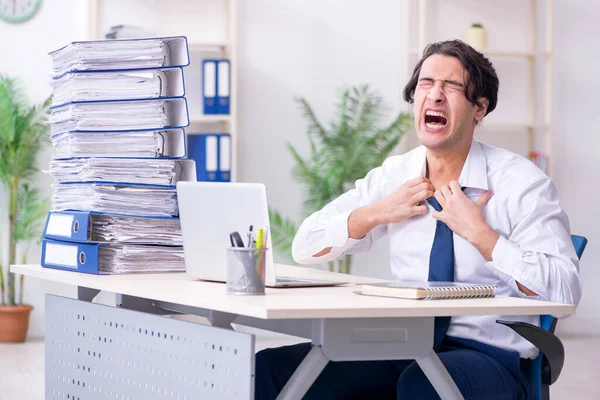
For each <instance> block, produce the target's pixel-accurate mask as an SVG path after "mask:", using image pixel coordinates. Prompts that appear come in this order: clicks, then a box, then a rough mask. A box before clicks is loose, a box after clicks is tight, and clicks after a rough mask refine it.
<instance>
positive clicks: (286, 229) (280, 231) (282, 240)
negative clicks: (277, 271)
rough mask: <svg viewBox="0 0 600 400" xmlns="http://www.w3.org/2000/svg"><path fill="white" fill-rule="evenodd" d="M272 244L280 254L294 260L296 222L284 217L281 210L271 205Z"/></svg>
mask: <svg viewBox="0 0 600 400" xmlns="http://www.w3.org/2000/svg"><path fill="white" fill-rule="evenodd" d="M269 223H270V224H271V225H270V227H269V228H270V230H271V244H272V246H273V248H274V249H275V250H276V251H277V253H278V254H280V255H282V256H284V257H285V258H287V259H288V260H290V261H292V260H293V257H292V243H293V242H294V236H295V235H296V224H295V223H294V222H293V221H292V220H291V219H289V218H283V217H282V216H281V214H279V212H277V211H276V210H274V209H272V208H270V207H269Z"/></svg>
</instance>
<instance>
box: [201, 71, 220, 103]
mask: <svg viewBox="0 0 600 400" xmlns="http://www.w3.org/2000/svg"><path fill="white" fill-rule="evenodd" d="M202 97H203V100H204V114H216V113H217V62H216V61H214V60H204V61H203V62H202Z"/></svg>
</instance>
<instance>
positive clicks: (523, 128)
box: [402, 0, 554, 174]
mask: <svg viewBox="0 0 600 400" xmlns="http://www.w3.org/2000/svg"><path fill="white" fill-rule="evenodd" d="M476 3H477V4H475V3H473V1H467V0H459V1H456V2H452V7H454V8H455V11H454V13H455V14H458V13H459V12H461V11H465V12H464V13H462V14H469V17H468V18H472V20H470V21H468V22H469V23H472V22H479V23H482V24H483V26H489V25H492V26H494V30H493V32H489V31H488V37H489V35H490V33H492V34H493V35H496V36H497V37H498V36H500V35H503V36H506V37H510V36H511V35H514V36H515V37H518V35H516V34H515V33H514V32H512V31H510V29H507V28H506V26H508V25H509V23H510V21H509V23H507V22H506V21H505V22H504V24H500V23H498V20H499V17H506V16H507V15H509V13H510V12H514V13H518V14H519V15H518V17H519V18H520V19H519V20H520V21H523V22H526V24H524V26H523V28H521V29H520V30H522V31H525V32H521V33H524V36H522V40H518V39H517V40H513V42H512V43H510V44H509V45H508V47H509V48H508V49H506V50H504V49H497V48H494V46H490V48H489V49H486V50H484V51H483V54H484V55H485V56H487V57H488V58H489V59H490V60H491V61H492V63H493V64H494V65H495V66H496V68H497V69H498V65H501V66H506V65H508V66H510V70H509V73H506V72H507V71H506V70H503V71H500V70H498V73H499V78H500V95H499V102H498V108H499V109H500V107H501V106H504V105H505V103H507V102H511V99H514V98H516V96H524V97H527V102H526V104H524V105H523V106H524V107H525V108H526V114H527V115H526V117H525V118H522V120H513V119H511V118H510V117H509V118H503V119H502V123H499V122H496V121H495V120H494V119H493V118H494V117H495V115H494V114H497V113H498V110H496V111H494V113H492V114H490V116H491V117H492V118H490V119H491V120H490V121H486V119H487V118H486V119H484V121H483V123H482V125H481V126H480V127H478V128H476V131H475V135H476V137H478V136H479V137H480V138H481V135H485V137H484V138H483V140H484V141H486V142H489V143H490V144H492V145H494V144H496V143H495V142H494V140H493V139H492V140H488V139H489V138H491V136H487V135H486V133H488V132H503V131H504V132H506V135H515V134H522V135H525V136H526V137H525V138H523V137H521V138H518V137H516V136H512V139H506V140H509V141H510V140H513V141H514V142H517V141H518V140H522V141H523V143H524V145H523V146H521V147H520V151H517V150H515V149H511V150H513V151H516V152H519V153H521V154H522V155H523V156H527V155H528V154H529V152H532V151H538V152H541V153H543V154H544V155H545V156H546V157H548V169H547V170H546V173H548V174H550V172H551V171H550V170H549V166H550V161H551V160H550V159H551V156H552V104H553V103H552V89H553V88H552V86H553V80H552V73H553V70H552V68H553V29H554V1H553V0H529V1H519V2H515V1H513V2H510V3H507V4H505V3H503V4H502V7H509V9H507V10H503V11H502V12H498V7H500V6H499V5H498V2H492V1H489V0H488V1H482V2H476ZM440 6H441V1H440V0H406V1H405V20H404V24H405V35H406V36H405V40H406V41H405V49H406V63H407V64H406V74H407V77H406V81H408V79H409V78H410V76H411V74H412V70H413V68H414V65H415V63H416V62H417V61H418V59H419V58H420V56H421V54H422V52H423V49H424V48H425V46H426V45H427V44H428V43H430V42H434V41H438V40H442V39H451V38H459V39H462V40H465V33H466V30H467V28H468V25H460V26H461V27H462V28H461V32H462V35H461V34H460V32H452V33H453V34H454V35H452V33H448V32H446V36H444V35H438V37H435V38H433V37H431V34H430V31H431V30H432V29H434V28H435V27H434V25H435V24H436V21H438V20H437V19H436V18H435V17H432V14H434V13H433V12H432V10H434V8H436V7H437V8H440ZM461 7H462V8H461ZM492 7H496V9H495V10H494V9H492ZM510 7H512V8H510ZM486 9H487V10H486ZM490 9H492V11H489V10H490ZM482 11H489V12H482ZM495 13H497V14H501V15H500V16H498V15H495ZM438 22H439V21H438ZM463 22H466V21H462V20H461V21H460V22H457V23H458V24H460V23H463ZM494 24H495V25H494ZM500 29H504V31H501V30H500ZM457 33H458V34H457ZM488 42H489V40H488ZM519 47H520V48H519ZM523 47H524V48H523ZM501 72H504V74H502V73H501ZM519 74H520V75H519ZM520 76H526V78H527V79H526V80H527V82H526V84H525V85H524V87H519V88H518V89H515V88H512V90H511V91H509V92H504V93H503V92H502V90H503V87H506V86H507V83H508V86H510V84H511V81H514V80H515V79H516V78H518V77H520ZM409 106H410V105H409ZM506 114H510V113H506ZM410 147H411V143H410V142H409V141H408V140H405V141H403V149H402V150H403V151H407V150H409V149H410ZM502 147H504V146H502Z"/></svg>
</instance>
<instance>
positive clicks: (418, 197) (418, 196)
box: [412, 189, 435, 204]
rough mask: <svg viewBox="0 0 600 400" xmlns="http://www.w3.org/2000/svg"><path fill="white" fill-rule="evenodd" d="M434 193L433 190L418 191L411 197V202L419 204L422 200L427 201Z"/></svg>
mask: <svg viewBox="0 0 600 400" xmlns="http://www.w3.org/2000/svg"><path fill="white" fill-rule="evenodd" d="M434 193H435V192H434V191H433V190H430V189H423V190H420V191H418V192H417V193H415V194H413V195H412V201H413V202H414V203H415V204H416V203H419V202H421V201H423V200H426V199H428V198H430V197H433V195H434Z"/></svg>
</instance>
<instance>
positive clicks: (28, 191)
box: [0, 75, 50, 342]
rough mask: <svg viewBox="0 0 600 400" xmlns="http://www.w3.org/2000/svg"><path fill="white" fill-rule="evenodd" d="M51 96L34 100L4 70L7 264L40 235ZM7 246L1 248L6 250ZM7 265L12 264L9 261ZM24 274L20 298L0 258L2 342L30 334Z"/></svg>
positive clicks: (0, 100)
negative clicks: (41, 162) (39, 181)
mask: <svg viewBox="0 0 600 400" xmlns="http://www.w3.org/2000/svg"><path fill="white" fill-rule="evenodd" d="M49 104H50V99H48V100H46V101H45V102H44V103H43V104H39V105H34V106H31V105H29V104H28V103H27V101H26V100H25V98H24V96H23V94H22V90H21V89H20V87H19V86H18V84H17V82H16V80H14V79H12V78H9V77H7V76H3V75H0V184H1V185H0V189H1V190H3V191H4V193H3V194H4V196H2V197H3V198H5V199H6V203H4V204H2V206H6V207H7V211H8V212H7V213H5V214H6V215H7V216H8V226H9V229H8V238H2V239H4V240H1V241H0V250H1V247H2V244H7V245H8V265H9V266H10V265H12V264H16V263H17V262H16V261H17V248H19V250H20V254H21V255H22V256H21V260H20V261H21V262H22V263H26V262H27V253H28V250H29V246H30V244H32V243H33V242H35V241H36V240H39V239H40V238H41V231H42V224H43V221H44V219H45V217H46V214H47V212H48V208H49V201H48V199H46V198H43V197H42V196H41V194H40V192H39V191H38V190H37V189H35V188H33V187H32V185H31V184H32V183H33V179H34V176H35V173H36V172H37V171H38V169H37V167H36V161H37V157H38V155H39V153H40V151H41V150H42V148H43V146H44V144H45V143H46V142H47V141H48V138H47V136H48V127H47V125H46V124H45V122H46V120H47V118H48V107H49ZM1 253H2V252H0V254H1ZM7 267H8V266H7ZM23 284H24V282H23V277H22V276H21V279H20V281H19V286H20V287H19V292H18V293H19V296H18V298H17V291H16V279H15V275H14V274H13V273H11V272H10V271H8V268H6V272H5V271H4V268H3V265H2V263H1V262H0V342H2V341H5V342H6V341H8V342H19V341H21V342H22V341H24V340H25V335H26V333H27V327H28V322H29V313H30V311H31V309H32V307H31V306H28V305H24V304H23V293H24V292H23V289H24V288H23Z"/></svg>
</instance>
